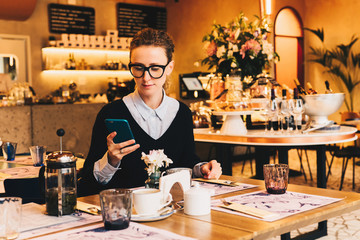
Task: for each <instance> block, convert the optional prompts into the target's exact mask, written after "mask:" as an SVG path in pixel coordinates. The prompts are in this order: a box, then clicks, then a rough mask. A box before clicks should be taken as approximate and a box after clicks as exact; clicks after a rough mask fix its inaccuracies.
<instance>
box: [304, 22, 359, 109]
mask: <svg viewBox="0 0 360 240" xmlns="http://www.w3.org/2000/svg"><path fill="white" fill-rule="evenodd" d="M305 30H308V31H310V32H312V33H313V34H315V35H316V36H317V37H318V38H319V39H320V41H321V42H322V44H323V46H322V47H317V48H315V47H310V54H311V55H312V56H313V58H312V59H310V61H311V62H315V63H319V64H320V65H322V66H323V67H324V68H325V72H326V73H329V75H330V76H331V77H332V78H333V81H334V82H335V83H336V84H337V86H338V87H339V89H340V90H341V91H343V92H345V91H346V92H345V105H346V108H347V110H348V111H349V112H354V95H355V92H354V90H355V88H356V86H357V85H358V84H359V83H360V53H356V52H354V50H353V46H354V44H355V43H356V42H357V41H358V40H359V38H357V37H355V36H352V38H351V40H350V42H349V43H348V44H338V45H336V47H335V48H333V49H329V48H326V47H325V44H324V29H323V28H322V29H310V28H305ZM344 90H345V91H344ZM356 115H357V114H356ZM356 115H355V116H356Z"/></svg>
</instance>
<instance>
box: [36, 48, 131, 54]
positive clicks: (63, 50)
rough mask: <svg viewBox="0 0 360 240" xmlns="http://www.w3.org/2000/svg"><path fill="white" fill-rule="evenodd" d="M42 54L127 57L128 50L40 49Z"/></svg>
mask: <svg viewBox="0 0 360 240" xmlns="http://www.w3.org/2000/svg"><path fill="white" fill-rule="evenodd" d="M42 52H43V53H44V54H56V53H60V54H61V53H82V54H96V53H97V54H101V55H103V54H115V55H126V56H129V50H128V49H118V50H112V49H96V48H63V47H45V48H42Z"/></svg>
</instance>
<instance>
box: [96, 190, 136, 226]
mask: <svg viewBox="0 0 360 240" xmlns="http://www.w3.org/2000/svg"><path fill="white" fill-rule="evenodd" d="M100 205H101V213H102V217H103V222H104V226H105V229H106V230H120V229H125V228H128V227H129V225H130V219H131V211H132V191H131V190H128V189H108V190H103V191H101V192H100Z"/></svg>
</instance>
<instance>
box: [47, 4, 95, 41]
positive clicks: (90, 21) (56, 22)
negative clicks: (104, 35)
mask: <svg viewBox="0 0 360 240" xmlns="http://www.w3.org/2000/svg"><path fill="white" fill-rule="evenodd" d="M48 15H49V30H50V32H52V33H77V34H89V35H93V34H95V9H94V8H91V7H80V6H74V5H62V4H55V3H51V4H49V5H48Z"/></svg>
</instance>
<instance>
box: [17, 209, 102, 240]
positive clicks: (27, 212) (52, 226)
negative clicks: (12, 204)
mask: <svg viewBox="0 0 360 240" xmlns="http://www.w3.org/2000/svg"><path fill="white" fill-rule="evenodd" d="M45 208H46V207H45V205H39V204H36V203H28V204H23V205H22V215H21V229H20V232H21V233H20V236H19V239H27V238H30V237H35V236H40V235H44V234H48V233H52V232H56V231H60V230H63V229H68V228H72V227H76V226H82V225H85V224H89V223H95V222H99V221H102V217H101V215H97V216H95V215H90V214H87V213H75V214H72V215H64V216H61V217H57V216H49V215H46V214H45V211H46V209H45Z"/></svg>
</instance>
